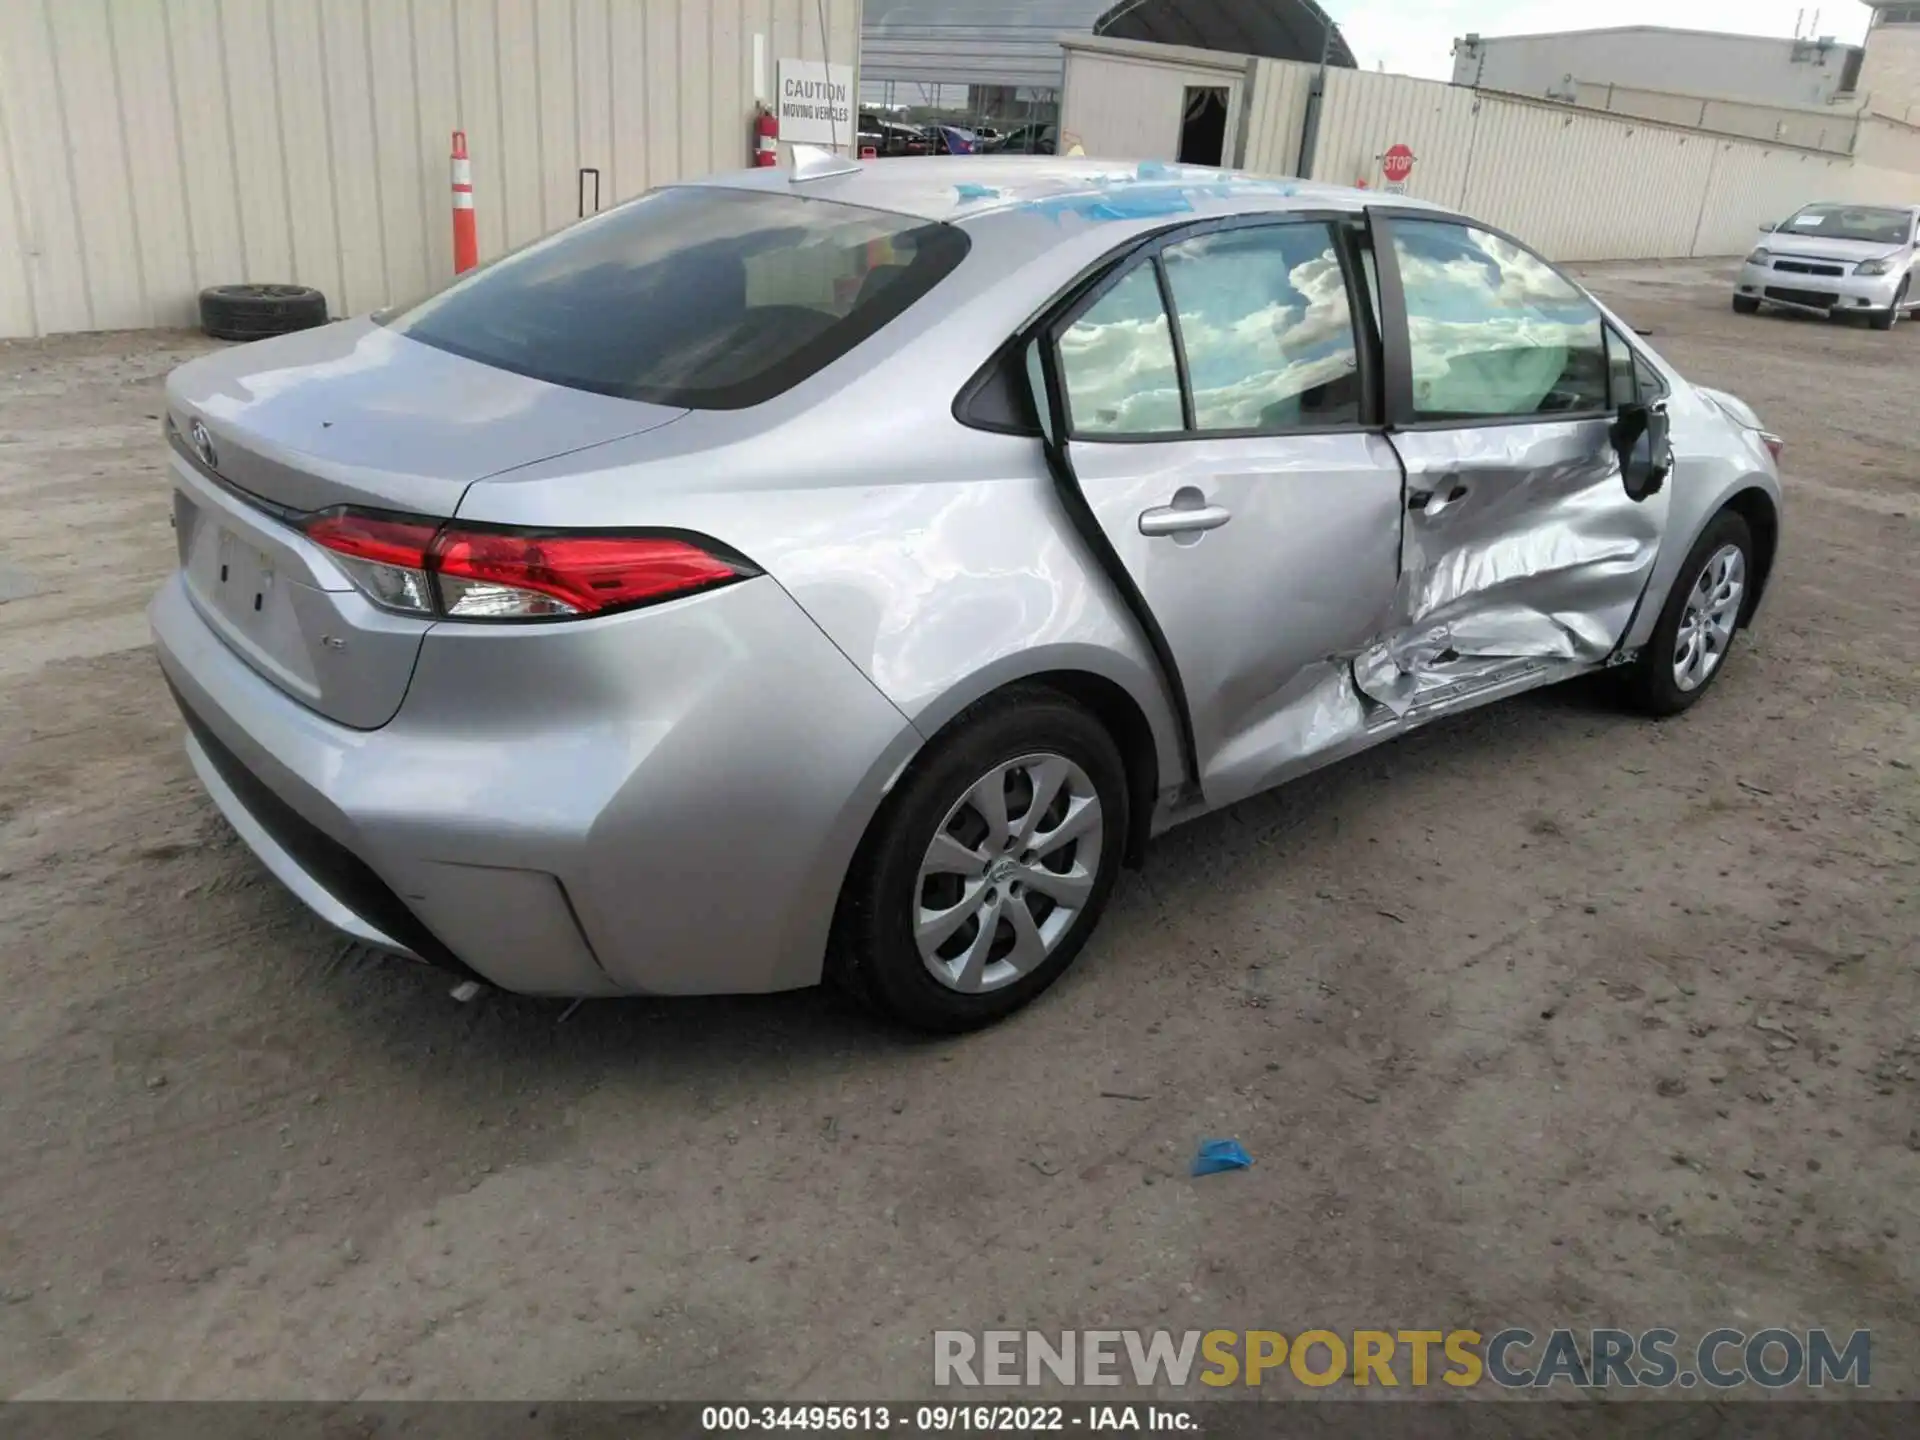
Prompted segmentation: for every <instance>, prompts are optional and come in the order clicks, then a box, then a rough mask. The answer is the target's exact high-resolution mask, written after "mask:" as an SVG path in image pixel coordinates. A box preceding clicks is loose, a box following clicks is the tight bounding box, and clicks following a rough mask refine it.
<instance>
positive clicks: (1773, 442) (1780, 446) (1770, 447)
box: [1760, 430, 1787, 465]
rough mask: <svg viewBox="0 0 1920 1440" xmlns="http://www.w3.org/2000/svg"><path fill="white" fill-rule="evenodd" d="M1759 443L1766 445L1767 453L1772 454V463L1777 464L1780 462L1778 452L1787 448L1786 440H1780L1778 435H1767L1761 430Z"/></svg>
mask: <svg viewBox="0 0 1920 1440" xmlns="http://www.w3.org/2000/svg"><path fill="white" fill-rule="evenodd" d="M1760 443H1761V444H1762V445H1765V446H1766V447H1767V453H1768V454H1769V455H1771V456H1773V463H1774V464H1776V465H1778V464H1779V463H1780V452H1781V451H1782V450H1784V449H1786V448H1787V442H1786V441H1784V440H1782V439H1781V438H1780V437H1779V436H1778V435H1769V434H1767V433H1766V431H1764V430H1763V431H1761V432H1760Z"/></svg>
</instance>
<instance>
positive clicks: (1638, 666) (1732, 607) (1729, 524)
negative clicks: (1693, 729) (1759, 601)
mask: <svg viewBox="0 0 1920 1440" xmlns="http://www.w3.org/2000/svg"><path fill="white" fill-rule="evenodd" d="M1730 555H1731V556H1737V559H1730V558H1729V557H1730ZM1758 573H1759V572H1758V571H1757V570H1756V569H1755V568H1754V563H1753V533H1752V531H1750V530H1749V529H1748V528H1747V522H1746V521H1745V520H1744V519H1743V518H1741V516H1740V515H1739V514H1737V513H1736V512H1734V511H1732V510H1722V511H1721V512H1720V513H1719V514H1718V515H1716V516H1714V518H1713V519H1712V520H1711V521H1709V522H1708V524H1707V528H1706V529H1705V530H1704V531H1702V532H1701V534H1700V538H1699V539H1698V540H1696V541H1695V542H1694V544H1693V549H1692V550H1690V551H1688V552H1687V559H1686V563H1685V564H1683V565H1682V566H1681V567H1680V573H1679V574H1678V575H1677V576H1676V577H1675V578H1674V582H1673V589H1672V590H1671V591H1670V592H1668V595H1667V603H1666V605H1665V607H1664V608H1662V610H1661V611H1660V619H1659V620H1658V622H1656V623H1655V625H1654V627H1653V635H1652V636H1651V638H1649V639H1648V641H1647V644H1646V648H1645V649H1643V650H1642V651H1641V652H1640V658H1639V659H1638V660H1637V661H1635V662H1634V664H1633V666H1632V667H1631V668H1630V669H1628V670H1627V671H1626V672H1625V682H1626V693H1627V697H1628V699H1629V700H1630V701H1631V702H1632V703H1633V705H1634V706H1635V708H1637V709H1639V710H1640V711H1642V712H1644V713H1645V714H1648V715H1651V716H1655V717H1656V718H1659V717H1665V716H1668V715H1678V714H1679V713H1680V712H1681V711H1683V710H1689V709H1691V708H1693V706H1694V705H1695V704H1696V703H1698V701H1699V699H1700V697H1701V696H1702V695H1704V694H1706V693H1707V689H1708V687H1709V686H1711V685H1712V684H1713V682H1714V681H1715V680H1716V679H1718V678H1719V675H1720V672H1721V671H1722V670H1724V669H1726V661H1727V651H1728V650H1729V649H1730V648H1731V647H1732V644H1733V637H1734V636H1735V635H1736V634H1738V633H1739V630H1740V616H1741V613H1742V611H1743V610H1744V608H1745V606H1746V603H1747V598H1748V596H1749V595H1750V593H1751V590H1752V586H1753V584H1754V582H1755V579H1756V577H1757V575H1758ZM1689 662H1691V663H1689Z"/></svg>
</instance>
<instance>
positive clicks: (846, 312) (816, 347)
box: [385, 185, 967, 410]
mask: <svg viewBox="0 0 1920 1440" xmlns="http://www.w3.org/2000/svg"><path fill="white" fill-rule="evenodd" d="M966 252H967V237H966V235H965V234H964V233H963V232H962V231H960V230H959V229H957V228H955V227H954V226H951V225H941V224H931V223H928V222H925V221H921V220H917V219H914V218H913V217H911V216H906V215H896V214H891V213H889V212H886V211H880V210H866V209H859V208H856V207H854V206H851V205H839V204H835V203H833V202H831V201H827V200H813V199H803V198H801V197H798V196H792V195H779V194H769V193H765V192H760V191H749V190H729V189H724V188H721V187H718V186H704V185H696V186H685V187H678V188H669V189H665V190H656V191H654V192H653V193H652V194H650V195H646V196H642V197H641V198H640V199H638V200H635V201H632V202H630V203H628V204H625V205H621V206H619V207H617V208H616V209H613V210H609V211H607V212H606V213H605V214H603V215H598V216H595V217H594V218H593V219H591V220H588V221H585V222H583V223H581V224H579V225H573V226H569V227H568V228H567V229H565V230H562V231H560V232H558V233H557V234H554V235H550V236H548V237H547V238H546V239H544V240H541V241H537V242H536V243H534V244H532V245H529V246H528V247H527V248H526V249H524V250H519V251H516V252H515V253H514V254H512V255H509V256H506V257H505V258H504V259H501V260H498V261H496V262H494V263H493V264H491V265H487V266H485V267H483V268H481V269H479V270H474V271H470V272H469V273H467V274H466V275H463V276H461V277H460V278H459V279H457V280H455V281H454V282H453V284H451V285H449V286H448V287H447V288H446V289H444V290H442V291H440V293H439V294H437V295H434V296H432V297H430V298H429V299H427V300H424V301H422V302H421V303H420V304H418V305H415V306H413V307H411V308H409V309H406V310H402V311H399V312H397V313H395V314H392V315H389V316H387V317H385V321H386V323H387V324H389V325H391V326H392V327H393V329H394V330H396V331H398V332H399V333H400V334H402V335H406V336H408V337H410V338H411V339H414V340H418V341H420V342H421V343H423V344H427V345H432V346H435V347H437V348H439V349H442V350H447V351H451V352H452V353H453V354H455V355H461V356H464V357H466V358H467V359H469V360H477V361H479V362H480V363H481V364H483V365H491V366H494V367H495V368H497V369H501V370H510V371H512V372H513V373H515V374H517V375H526V376H530V377H532V378H533V379H536V380H545V381H549V382H550V383H552V384H555V385H565V386H568V387H570V388H573V389H576V390H590V391H594V392H596V393H598V394H602V395H615V396H619V397H620V398H622V399H627V400H646V401H651V402H653V403H655V404H661V405H679V406H688V407H691V408H693V409H715V410H731V409H737V408H739V407H741V406H745V405H757V404H760V403H761V402H762V401H765V400H769V399H771V398H772V397H773V396H775V395H778V394H779V393H781V392H782V391H783V390H787V389H789V388H791V387H792V386H794V385H797V384H799V383H800V382H801V381H802V380H804V379H806V378H807V377H808V376H809V375H812V374H814V373H815V372H816V371H818V370H820V369H821V368H823V367H824V366H826V365H828V364H831V363H832V362H833V361H834V360H837V359H839V358H840V356H842V355H844V354H846V353H847V352H848V351H849V350H851V349H852V348H853V347H854V346H856V345H858V344H860V343H861V342H862V341H863V340H865V339H867V338H868V337H869V336H871V335H872V334H874V332H876V331H877V330H879V328H880V327H881V326H882V325H884V324H886V323H887V322H888V321H889V320H891V319H893V318H894V317H895V316H897V315H899V314H900V313H901V312H902V311H904V310H905V309H906V308H907V307H908V306H910V305H912V304H913V303H914V302H915V301H917V300H919V299H920V298H921V297H922V296H924V295H925V294H926V293H927V292H928V291H929V290H931V289H932V288H933V287H934V285H936V284H938V283H939V281H940V280H941V279H943V278H944V277H945V276H946V275H948V274H949V273H950V272H951V271H952V270H953V268H954V267H955V266H956V265H958V264H959V263H960V260H961V258H962V257H963V256H964V255H965V254H966Z"/></svg>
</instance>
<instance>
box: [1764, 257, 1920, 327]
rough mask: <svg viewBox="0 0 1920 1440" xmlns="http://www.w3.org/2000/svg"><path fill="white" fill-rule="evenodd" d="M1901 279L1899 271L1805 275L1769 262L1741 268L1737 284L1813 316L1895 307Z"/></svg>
mask: <svg viewBox="0 0 1920 1440" xmlns="http://www.w3.org/2000/svg"><path fill="white" fill-rule="evenodd" d="M1901 278H1902V277H1901V276H1900V275H1898V274H1894V275H1854V274H1851V273H1849V274H1846V275H1802V274H1797V273H1794V272H1792V271H1785V270H1775V269H1774V268H1773V267H1772V266H1770V265H1754V264H1746V265H1742V266H1741V267H1740V278H1739V279H1738V280H1737V281H1735V282H1734V285H1735V291H1736V293H1738V294H1740V295H1742V296H1745V297H1746V298H1748V299H1751V300H1758V301H1759V302H1760V303H1761V304H1763V305H1777V306H1779V307H1780V308H1781V309H1783V310H1799V311H1802V312H1805V313H1808V314H1813V315H1831V314H1834V313H1836V312H1841V313H1846V312H1857V313H1860V314H1870V313H1872V312H1873V311H1875V310H1888V309H1891V308H1892V307H1893V300H1894V296H1895V295H1897V294H1898V293H1899V291H1900V281H1901Z"/></svg>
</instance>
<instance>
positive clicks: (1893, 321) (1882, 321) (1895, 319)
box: [1867, 280, 1911, 330]
mask: <svg viewBox="0 0 1920 1440" xmlns="http://www.w3.org/2000/svg"><path fill="white" fill-rule="evenodd" d="M1910 283H1911V282H1910V281H1905V280H1903V281H1901V282H1900V293H1899V294H1897V295H1895V296H1894V297H1893V304H1891V305H1889V306H1888V307H1887V308H1886V309H1885V310H1876V311H1874V312H1873V314H1872V315H1871V316H1870V317H1869V318H1868V321H1867V323H1868V324H1869V325H1871V326H1873V328H1874V329H1876V330H1891V329H1892V328H1893V327H1894V326H1895V325H1897V324H1899V323H1900V315H1901V307H1902V306H1903V305H1905V304H1906V303H1907V286H1908V284H1910Z"/></svg>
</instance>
